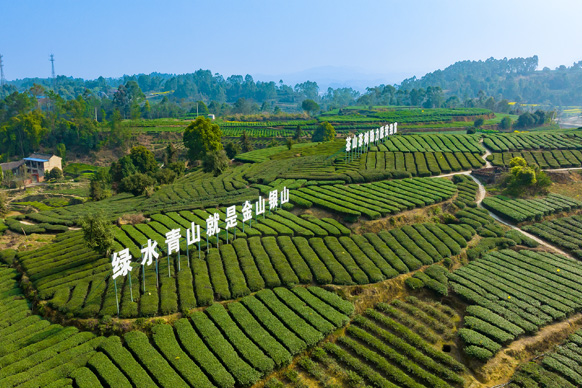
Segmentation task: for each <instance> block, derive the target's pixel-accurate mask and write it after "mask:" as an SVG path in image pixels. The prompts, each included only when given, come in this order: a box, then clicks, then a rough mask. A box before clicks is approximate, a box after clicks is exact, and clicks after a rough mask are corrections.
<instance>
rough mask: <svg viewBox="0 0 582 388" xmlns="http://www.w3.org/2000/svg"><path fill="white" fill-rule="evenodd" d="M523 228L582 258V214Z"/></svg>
mask: <svg viewBox="0 0 582 388" xmlns="http://www.w3.org/2000/svg"><path fill="white" fill-rule="evenodd" d="M522 229H523V230H525V231H526V232H529V233H531V234H533V235H536V236H538V237H540V238H542V239H544V240H546V241H548V242H550V243H552V244H554V245H556V246H558V247H559V248H562V249H564V250H566V251H568V252H570V253H572V254H573V255H574V256H576V257H577V258H578V259H582V238H581V237H582V216H572V217H563V218H557V219H555V220H552V221H544V222H541V223H536V224H532V225H525V226H524V227H523V228H522Z"/></svg>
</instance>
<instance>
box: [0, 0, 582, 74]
mask: <svg viewBox="0 0 582 388" xmlns="http://www.w3.org/2000/svg"><path fill="white" fill-rule="evenodd" d="M0 15H2V17H1V19H2V23H0V36H1V38H0V54H3V55H4V64H5V66H4V71H5V75H6V78H7V79H8V80H12V79H15V78H23V77H48V76H50V62H49V61H48V58H49V54H50V53H54V55H55V58H56V61H55V65H56V70H57V74H62V75H67V76H74V77H83V78H91V79H92V78H96V77H98V76H100V75H103V76H107V77H118V76H121V75H123V74H135V73H150V72H153V71H159V72H164V73H187V72H193V71H194V70H196V69H199V68H203V69H210V70H212V71H213V72H219V73H221V74H223V75H225V76H229V75H231V74H243V75H244V74H247V73H249V74H253V75H257V74H259V75H263V76H264V75H277V76H278V75H281V74H291V73H297V72H300V71H303V70H306V69H312V68H318V67H322V66H334V67H338V68H347V69H351V70H349V71H352V70H353V71H354V72H359V73H362V74H369V75H374V76H380V77H385V78H386V80H387V81H388V82H386V83H393V82H398V81H400V80H401V79H402V77H403V76H412V75H417V76H422V75H423V74H425V73H426V72H429V71H432V70H436V69H439V68H444V67H446V66H448V65H450V64H452V63H454V62H455V61H458V60H464V59H472V60H477V59H486V58H489V57H492V56H493V57H495V58H503V57H508V58H509V57H525V56H531V55H534V54H537V55H538V56H539V58H540V66H541V67H543V66H548V67H550V68H555V67H556V66H559V65H561V64H566V65H568V66H570V65H571V64H572V63H573V62H575V61H578V60H581V59H582V50H580V49H579V48H580V47H581V46H582V23H580V21H579V16H580V15H582V2H581V1H561V0H554V1H551V2H548V1H521V0H518V1H512V0H509V1H508V0H505V1H498V0H489V1H479V0H472V1H467V0H465V1H452V0H451V1H429V0H427V1H424V0H411V1H388V0H385V1H372V0H369V1H368V0H361V1H353V0H350V1H343V0H336V1H327V0H311V1H304V0H293V1H285V2H282V1H272V0H271V1H260V0H249V1H235V0H230V1H205V2H201V1H171V0H168V1H161V0H160V1H148V0H142V1H133V0H117V1H109V0H104V1H82V0H75V1H72V0H51V1H46V0H35V1H33V0H18V1H14V0H0ZM395 77H396V78H398V79H394V78H395Z"/></svg>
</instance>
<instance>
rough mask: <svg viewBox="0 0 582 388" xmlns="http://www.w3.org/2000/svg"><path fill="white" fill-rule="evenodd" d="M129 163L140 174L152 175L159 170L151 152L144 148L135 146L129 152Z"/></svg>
mask: <svg viewBox="0 0 582 388" xmlns="http://www.w3.org/2000/svg"><path fill="white" fill-rule="evenodd" d="M129 157H130V158H131V162H132V163H133V165H134V166H135V168H136V170H137V171H138V172H141V173H142V174H147V173H150V172H151V173H154V172H156V170H157V169H158V168H159V167H158V162H156V157H155V156H154V154H153V152H152V151H150V150H148V149H147V148H145V147H144V146H135V147H133V148H132V149H131V151H130V152H129Z"/></svg>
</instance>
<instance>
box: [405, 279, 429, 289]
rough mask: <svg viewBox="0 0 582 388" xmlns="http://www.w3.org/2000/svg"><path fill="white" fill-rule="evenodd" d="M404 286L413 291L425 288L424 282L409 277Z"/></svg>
mask: <svg viewBox="0 0 582 388" xmlns="http://www.w3.org/2000/svg"><path fill="white" fill-rule="evenodd" d="M404 284H406V286H407V287H408V288H410V289H411V290H418V289H421V288H423V287H424V282H423V281H422V280H420V279H418V278H415V277H409V278H407V279H406V280H405V281H404Z"/></svg>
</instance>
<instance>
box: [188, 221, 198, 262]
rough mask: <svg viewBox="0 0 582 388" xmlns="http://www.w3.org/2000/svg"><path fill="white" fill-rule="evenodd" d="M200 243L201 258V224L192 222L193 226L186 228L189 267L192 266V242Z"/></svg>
mask: <svg viewBox="0 0 582 388" xmlns="http://www.w3.org/2000/svg"><path fill="white" fill-rule="evenodd" d="M195 243H198V258H200V225H196V224H195V223H193V222H192V224H191V226H190V227H189V228H188V229H186V256H187V257H188V267H190V251H189V247H190V245H192V244H195Z"/></svg>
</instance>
